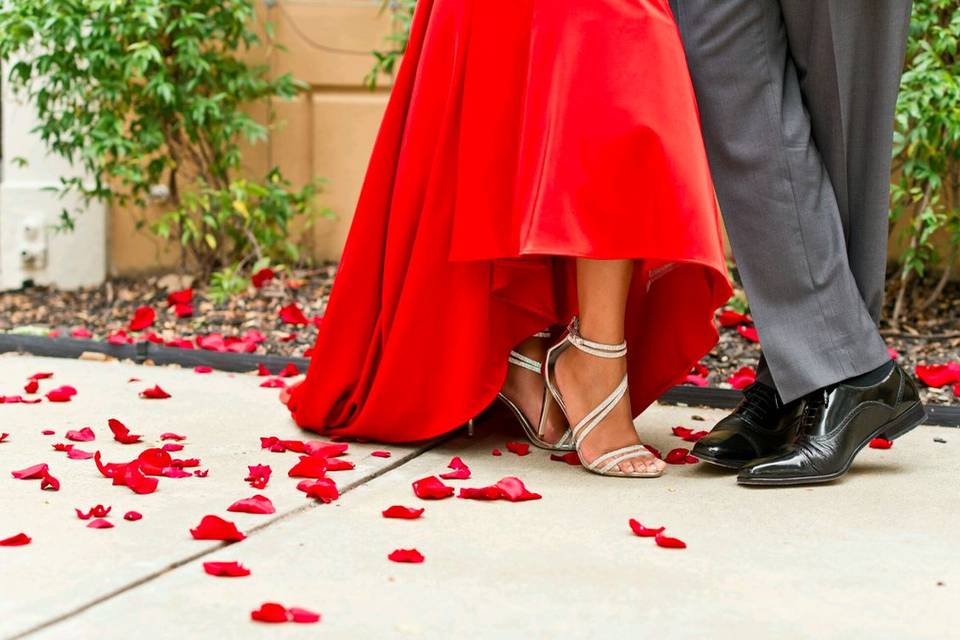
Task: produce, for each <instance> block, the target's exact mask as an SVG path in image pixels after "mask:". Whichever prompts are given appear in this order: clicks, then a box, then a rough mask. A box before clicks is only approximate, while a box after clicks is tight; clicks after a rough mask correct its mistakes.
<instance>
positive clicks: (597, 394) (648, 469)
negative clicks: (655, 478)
mask: <svg viewBox="0 0 960 640" xmlns="http://www.w3.org/2000/svg"><path fill="white" fill-rule="evenodd" d="M554 371H555V373H554V375H555V379H556V385H557V387H558V388H559V390H560V393H561V395H562V396H563V402H564V404H565V405H566V408H567V416H569V418H570V422H571V424H577V423H579V422H580V420H582V419H583V418H584V417H585V416H586V415H587V414H588V413H589V412H590V411H592V410H593V409H594V407H596V406H597V405H599V404H600V403H601V402H603V401H604V400H605V399H606V397H607V396H608V395H609V394H610V392H611V391H613V390H614V389H616V388H617V386H618V385H619V384H620V381H621V380H623V376H624V375H625V374H626V372H627V363H626V360H625V359H624V358H616V359H612V358H598V357H596V356H592V355H590V354H588V353H584V352H582V351H580V350H579V349H567V350H565V351H564V352H563V353H561V354H560V355H559V357H558V358H557V361H556V365H555V369H554ZM636 444H641V442H640V438H639V436H638V435H637V430H636V428H635V427H634V426H633V416H632V415H631V410H630V397H629V396H626V397H624V399H623V400H621V401H620V402H619V403H618V404H617V405H616V406H615V407H614V408H613V411H611V412H610V414H609V415H608V416H607V417H606V418H605V419H604V420H603V421H602V422H601V423H600V424H599V425H597V427H596V428H594V429H593V431H591V432H590V434H589V435H588V436H587V438H586V439H585V440H584V441H583V444H582V445H581V447H580V455H581V457H582V458H583V462H584V463H589V462H592V461H593V460H596V459H597V458H598V457H599V456H601V455H603V454H605V453H607V452H609V451H613V450H615V449H620V448H622V447H628V446H630V445H636ZM617 466H618V468H619V469H620V472H621V473H624V474H627V475H634V474H638V473H662V472H663V470H664V469H665V468H666V466H667V465H666V463H665V462H663V461H662V460H658V459H657V458H656V457H655V456H654V455H653V454H650V453H647V454H641V455H638V456H637V457H634V458H629V459H627V460H624V461H623V462H621V463H619V465H617Z"/></svg>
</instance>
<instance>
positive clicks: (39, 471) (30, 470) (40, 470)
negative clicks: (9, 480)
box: [10, 462, 50, 480]
mask: <svg viewBox="0 0 960 640" xmlns="http://www.w3.org/2000/svg"><path fill="white" fill-rule="evenodd" d="M49 471H50V465H48V464H46V463H45V462H44V463H40V464H35V465H33V466H32V467H27V468H26V469H20V470H19V471H11V472H10V475H12V476H13V477H14V478H16V479H17V480H38V479H40V478H42V477H43V476H45V475H46V474H47V473H48V472H49Z"/></svg>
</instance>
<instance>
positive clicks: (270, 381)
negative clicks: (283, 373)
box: [260, 378, 287, 389]
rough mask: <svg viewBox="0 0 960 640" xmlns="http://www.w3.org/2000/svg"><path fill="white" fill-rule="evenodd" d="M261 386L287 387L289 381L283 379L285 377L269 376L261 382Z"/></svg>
mask: <svg viewBox="0 0 960 640" xmlns="http://www.w3.org/2000/svg"><path fill="white" fill-rule="evenodd" d="M260 386H261V387H263V388H264V389H286V388H287V383H286V382H284V381H283V378H267V379H266V380H264V381H263V382H261V383H260Z"/></svg>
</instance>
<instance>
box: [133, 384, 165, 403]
mask: <svg viewBox="0 0 960 640" xmlns="http://www.w3.org/2000/svg"><path fill="white" fill-rule="evenodd" d="M140 397H141V398H145V399H147V400H166V399H167V398H169V397H171V396H170V394H169V393H167V392H166V391H164V390H163V389H161V388H160V385H155V386H153V387H150V388H149V389H144V390H143V391H141V392H140Z"/></svg>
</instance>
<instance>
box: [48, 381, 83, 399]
mask: <svg viewBox="0 0 960 640" xmlns="http://www.w3.org/2000/svg"><path fill="white" fill-rule="evenodd" d="M75 395H77V390H76V389H74V388H73V387H71V386H69V385H64V386H62V387H57V388H56V389H51V390H50V391H48V392H47V394H46V398H47V400H49V401H50V402H70V399H71V398H73V396H75Z"/></svg>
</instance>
